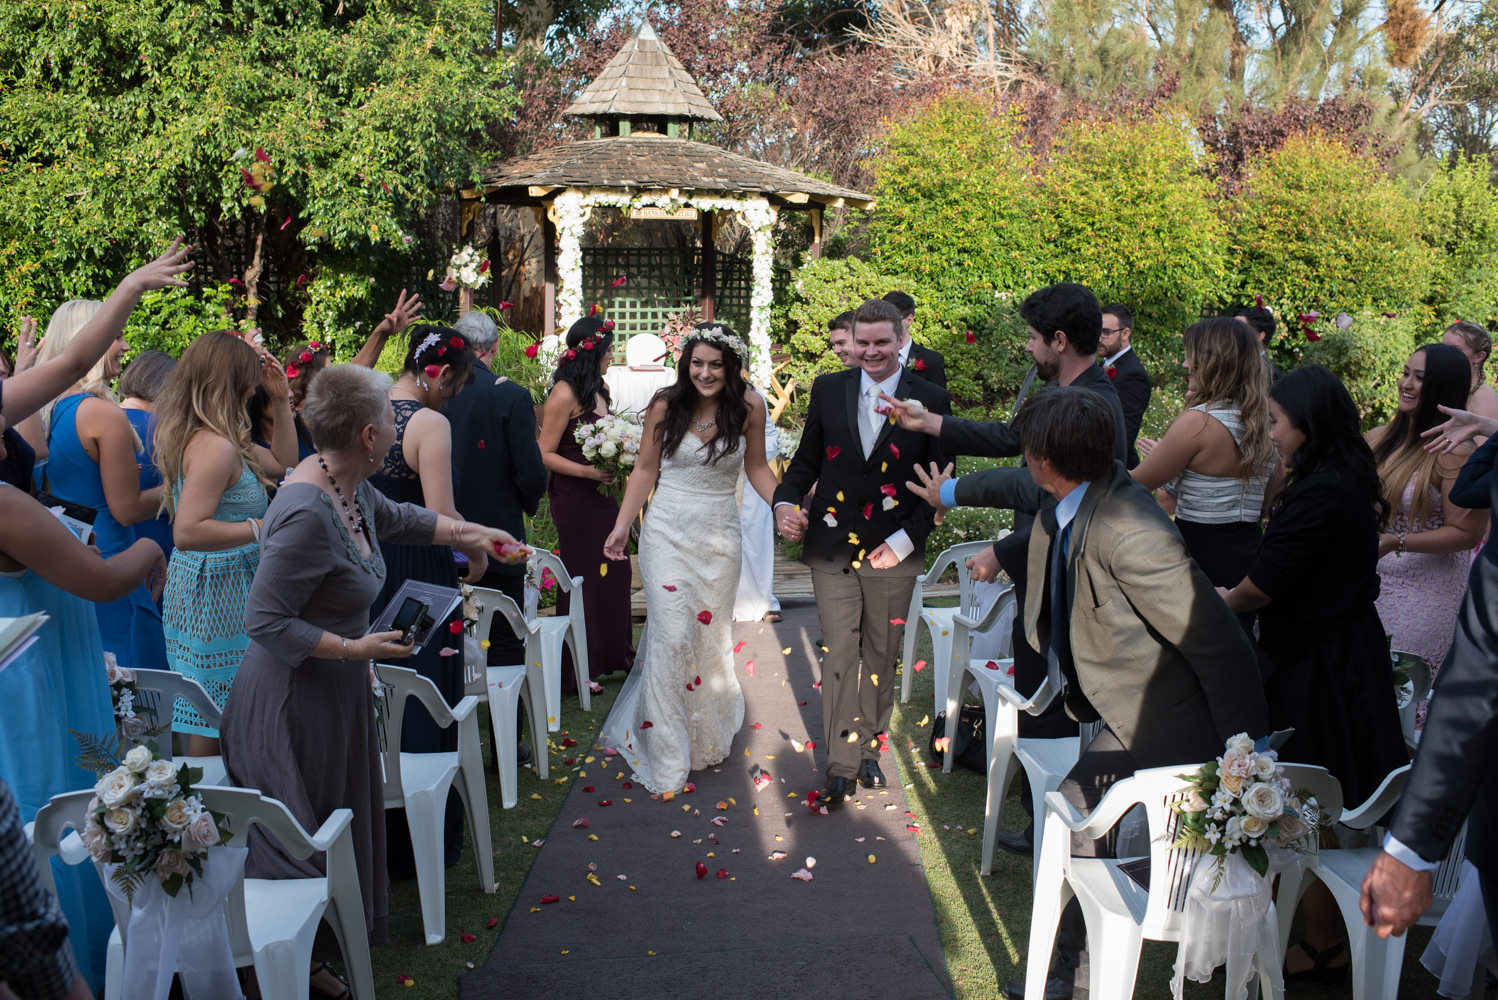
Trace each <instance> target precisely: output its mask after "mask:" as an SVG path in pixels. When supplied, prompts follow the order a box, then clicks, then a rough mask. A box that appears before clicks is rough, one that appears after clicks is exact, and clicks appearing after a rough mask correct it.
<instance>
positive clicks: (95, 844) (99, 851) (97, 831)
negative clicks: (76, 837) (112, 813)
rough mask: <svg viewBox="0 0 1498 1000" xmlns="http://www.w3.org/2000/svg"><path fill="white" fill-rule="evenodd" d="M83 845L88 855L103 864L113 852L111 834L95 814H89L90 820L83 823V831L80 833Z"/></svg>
mask: <svg viewBox="0 0 1498 1000" xmlns="http://www.w3.org/2000/svg"><path fill="white" fill-rule="evenodd" d="M80 837H81V838H82V840H83V847H84V849H85V850H87V851H88V856H89V857H91V858H93V859H94V860H95V861H97V862H99V863H100V864H103V863H104V862H106V861H108V860H109V855H110V853H111V851H110V847H109V835H108V834H106V833H105V832H104V828H103V827H102V826H100V825H99V823H98V820H97V819H96V818H95V817H94V816H89V818H88V822H87V823H84V824H83V833H82V834H80Z"/></svg>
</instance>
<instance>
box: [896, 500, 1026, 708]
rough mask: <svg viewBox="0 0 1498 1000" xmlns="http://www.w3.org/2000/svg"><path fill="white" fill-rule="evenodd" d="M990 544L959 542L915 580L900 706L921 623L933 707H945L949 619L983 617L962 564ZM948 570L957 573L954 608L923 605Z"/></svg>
mask: <svg viewBox="0 0 1498 1000" xmlns="http://www.w3.org/2000/svg"><path fill="white" fill-rule="evenodd" d="M1007 534H1009V531H1008V529H1005V530H1004V531H1001V532H999V537H1000V538H1003V537H1004V536H1005V535H1007ZM993 543H994V540H993V539H988V540H987V541H981V542H962V543H960V544H957V545H954V546H952V547H951V548H949V549H943V550H942V551H941V553H939V554H938V555H937V557H936V559H935V560H934V561H933V562H932V563H931V568H930V569H929V570H927V571H926V573H925V574H924V575H923V576H918V577H916V578H915V589H914V590H912V591H911V593H910V608H909V609H908V610H907V611H906V612H905V646H904V656H903V658H902V659H901V661H900V663H901V670H900V702H901V704H905V703H907V702H909V701H910V685H911V683H912V682H913V679H914V674H915V669H914V666H913V664H914V663H915V643H916V638H917V636H918V635H919V633H920V626H921V625H923V624H924V625H925V626H926V631H927V632H928V633H930V635H931V663H932V665H933V667H934V669H933V671H932V673H933V674H934V675H935V678H934V682H935V684H936V706H937V708H938V709H940V707H941V706H942V705H944V704H946V701H947V691H946V683H947V675H946V671H945V670H943V669H942V665H943V664H945V663H947V661H948V660H950V659H951V656H952V617H953V616H954V615H956V614H958V613H959V612H960V613H962V614H965V615H967V616H968V617H969V618H978V617H980V616H981V614H982V611H981V610H980V609H979V608H978V607H977V605H976V603H975V601H974V599H973V580H972V576H971V574H970V573H969V572H968V568H967V566H966V565H964V563H966V562H967V559H968V557H970V556H974V555H977V554H978V553H979V552H982V551H983V550H984V549H987V548H991V547H992V546H993ZM950 568H955V569H956V570H957V606H956V607H955V608H942V607H934V606H933V607H927V606H926V605H925V604H924V600H925V588H926V587H928V586H934V585H935V584H937V583H939V582H940V581H941V578H942V574H943V573H945V572H946V571H947V570H948V569H950Z"/></svg>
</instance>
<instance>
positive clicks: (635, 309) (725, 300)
mask: <svg viewBox="0 0 1498 1000" xmlns="http://www.w3.org/2000/svg"><path fill="white" fill-rule="evenodd" d="M717 265H718V266H717V272H718V278H717V294H716V296H715V313H714V314H715V316H716V317H717V318H718V319H719V320H721V321H722V322H724V323H727V324H729V325H730V326H732V327H733V328H734V329H735V330H736V331H738V332H740V333H743V334H746V335H747V333H748V330H749V302H750V295H751V292H752V290H753V282H754V269H753V265H752V263H751V262H750V261H749V260H747V259H745V258H742V257H735V256H733V255H732V254H725V253H719V254H718V255H717ZM701 271H702V259H701V257H700V251H699V250H698V249H697V248H696V247H655V248H652V247H619V248H610V247H600V248H593V249H584V250H583V302H584V303H586V304H587V305H588V306H591V305H592V304H593V303H595V302H596V303H598V305H599V307H600V308H601V309H603V311H604V314H605V315H606V316H608V317H609V318H610V319H612V320H613V321H614V326H615V328H616V329H617V330H619V331H620V333H621V334H622V336H619V337H618V338H617V339H616V340H615V342H614V343H615V348H614V350H615V355H616V360H617V361H619V362H620V363H622V362H623V357H624V342H625V341H626V340H628V339H629V337H630V336H632V335H634V334H636V333H659V332H660V331H661V329H662V328H663V327H664V326H665V325H666V321H667V320H668V319H669V318H670V317H671V316H672V315H674V314H676V313H679V312H681V311H682V310H685V309H696V308H697V306H698V302H699V292H700V289H699V287H698V275H699V274H700V273H701ZM621 275H623V276H624V279H625V281H624V283H623V284H622V285H620V286H619V287H618V288H615V287H613V283H614V281H615V280H616V279H617V278H618V277H620V276H621Z"/></svg>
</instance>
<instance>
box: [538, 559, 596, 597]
mask: <svg viewBox="0 0 1498 1000" xmlns="http://www.w3.org/2000/svg"><path fill="white" fill-rule="evenodd" d="M598 558H599V559H600V560H601V559H603V556H602V555H601V554H600V555H599V557H598ZM531 565H533V566H535V567H536V579H537V580H540V579H541V571H542V570H548V569H549V570H551V575H552V576H553V577H555V578H556V581H557V586H558V587H561V588H562V592H563V593H565V594H572V593H573V590H574V589H575V590H577V592H578V593H579V594H580V593H581V592H582V586H583V578H582V577H580V576H573V575H572V574H571V573H569V572H567V566H566V564H565V563H563V562H562V557H561V556H559V555H557V554H556V553H554V552H551V551H549V550H547V549H535V550H533V551H532V552H531ZM573 599H574V600H576V599H577V594H573Z"/></svg>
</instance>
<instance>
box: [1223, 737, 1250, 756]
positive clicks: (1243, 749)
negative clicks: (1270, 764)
mask: <svg viewBox="0 0 1498 1000" xmlns="http://www.w3.org/2000/svg"><path fill="white" fill-rule="evenodd" d="M1227 752H1228V753H1235V754H1240V755H1242V756H1247V755H1249V754H1251V753H1253V752H1254V741H1253V740H1251V739H1249V738H1248V734H1247V733H1239V734H1238V735H1236V736H1232V737H1229V739H1228V742H1227Z"/></svg>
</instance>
